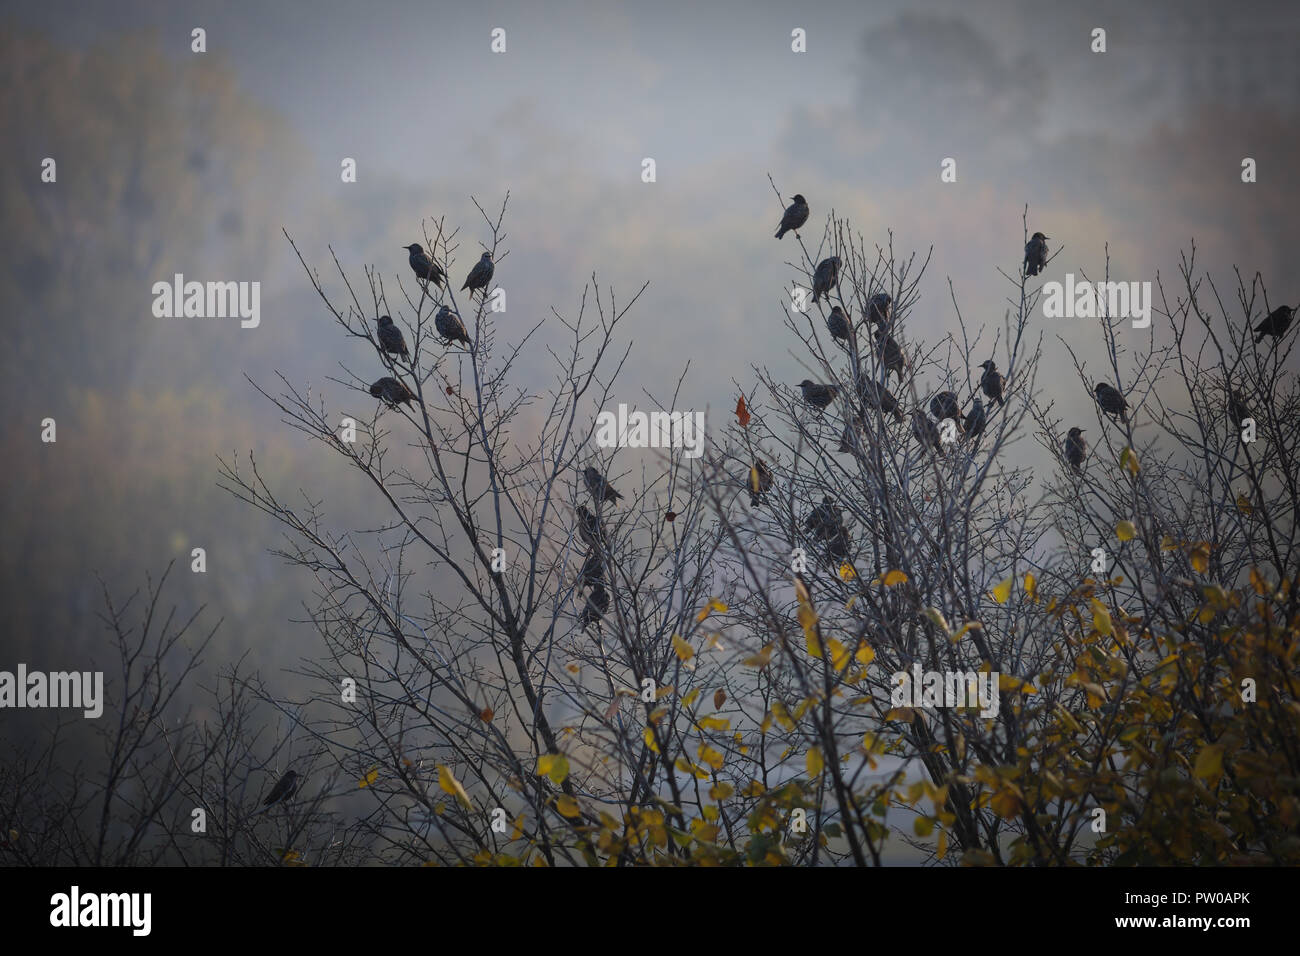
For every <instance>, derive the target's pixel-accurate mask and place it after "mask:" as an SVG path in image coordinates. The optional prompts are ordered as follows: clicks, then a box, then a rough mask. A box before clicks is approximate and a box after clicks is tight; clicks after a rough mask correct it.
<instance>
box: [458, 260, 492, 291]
mask: <svg viewBox="0 0 1300 956" xmlns="http://www.w3.org/2000/svg"><path fill="white" fill-rule="evenodd" d="M495 269H496V266H494V265H493V264H492V253H490V252H485V253H483V255H481V256H479V260H478V262H476V263H475V264H474V268H473V269H470V270H469V275H468V276H466V277H465V284H464V285H463V286H461V287H460V288H461V291H462V292H463V291H464V290H465V289H469V294H470V295H473V294H474V290H475V289H481V290H482V294H483V295H487V286H488V283H489V282H491V281H492V273H493V272H494V271H495Z"/></svg>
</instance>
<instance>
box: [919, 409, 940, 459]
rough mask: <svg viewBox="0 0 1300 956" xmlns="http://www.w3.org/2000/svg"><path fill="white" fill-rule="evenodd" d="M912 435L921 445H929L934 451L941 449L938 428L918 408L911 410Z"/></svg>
mask: <svg viewBox="0 0 1300 956" xmlns="http://www.w3.org/2000/svg"><path fill="white" fill-rule="evenodd" d="M912 434H913V435H915V436H916V440H917V441H919V442H920V443H921V444H922V445H929V446H930V447H931V448H933V449H934V450H935V451H941V450H942V449H943V445H942V443H941V442H940V441H939V428H938V426H937V425H935V423H934V422H932V421H930V419H928V418H927V417H926V415H925V412H923V411H922V410H921V409H919V408H914V409H912Z"/></svg>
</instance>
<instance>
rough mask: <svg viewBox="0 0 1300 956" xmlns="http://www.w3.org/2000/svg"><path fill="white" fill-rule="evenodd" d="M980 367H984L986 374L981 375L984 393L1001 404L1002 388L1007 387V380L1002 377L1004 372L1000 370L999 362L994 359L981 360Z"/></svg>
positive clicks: (992, 400) (990, 399)
mask: <svg viewBox="0 0 1300 956" xmlns="http://www.w3.org/2000/svg"><path fill="white" fill-rule="evenodd" d="M980 367H981V368H982V369H984V374H983V375H981V376H980V388H982V389H983V390H984V394H985V395H986V396H987V397H988V399H989V401H991V402H997V403H998V404H999V405H1001V404H1002V390H1003V388H1005V386H1006V384H1007V380H1006V379H1005V378H1003V377H1002V373H1001V372H999V371H998V367H997V364H996V363H994V361H993V360H992V359H989V360H988V361H987V362H981V363H980Z"/></svg>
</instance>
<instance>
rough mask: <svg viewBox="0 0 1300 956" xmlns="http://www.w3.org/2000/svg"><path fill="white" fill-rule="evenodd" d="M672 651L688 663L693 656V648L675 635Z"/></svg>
mask: <svg viewBox="0 0 1300 956" xmlns="http://www.w3.org/2000/svg"><path fill="white" fill-rule="evenodd" d="M673 650H674V651H676V652H677V656H678V657H679V658H681V659H682V660H684V661H689V660H690V659H691V658H692V657H694V656H695V648H693V647H691V645H690V644H688V643H686V641H684V640H682V639H681V637H679V636H678V635H676V634H674V635H673Z"/></svg>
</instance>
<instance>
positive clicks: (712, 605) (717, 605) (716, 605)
mask: <svg viewBox="0 0 1300 956" xmlns="http://www.w3.org/2000/svg"><path fill="white" fill-rule="evenodd" d="M726 610H727V605H725V604H723V603H722V602H721V601H719V600H718V599H717V598H709V603H708V604H706V605H704V607H703V608H702V609H701V610H700V613H699V614H697V615H696V616H695V620H696V621H702V620H704V619H705V618H706V617H708V616H709V614H710V613H711V612H713V611H717V612H718V613H719V614H722V613H724V612H725V611H726ZM682 660H685V658H682Z"/></svg>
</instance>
